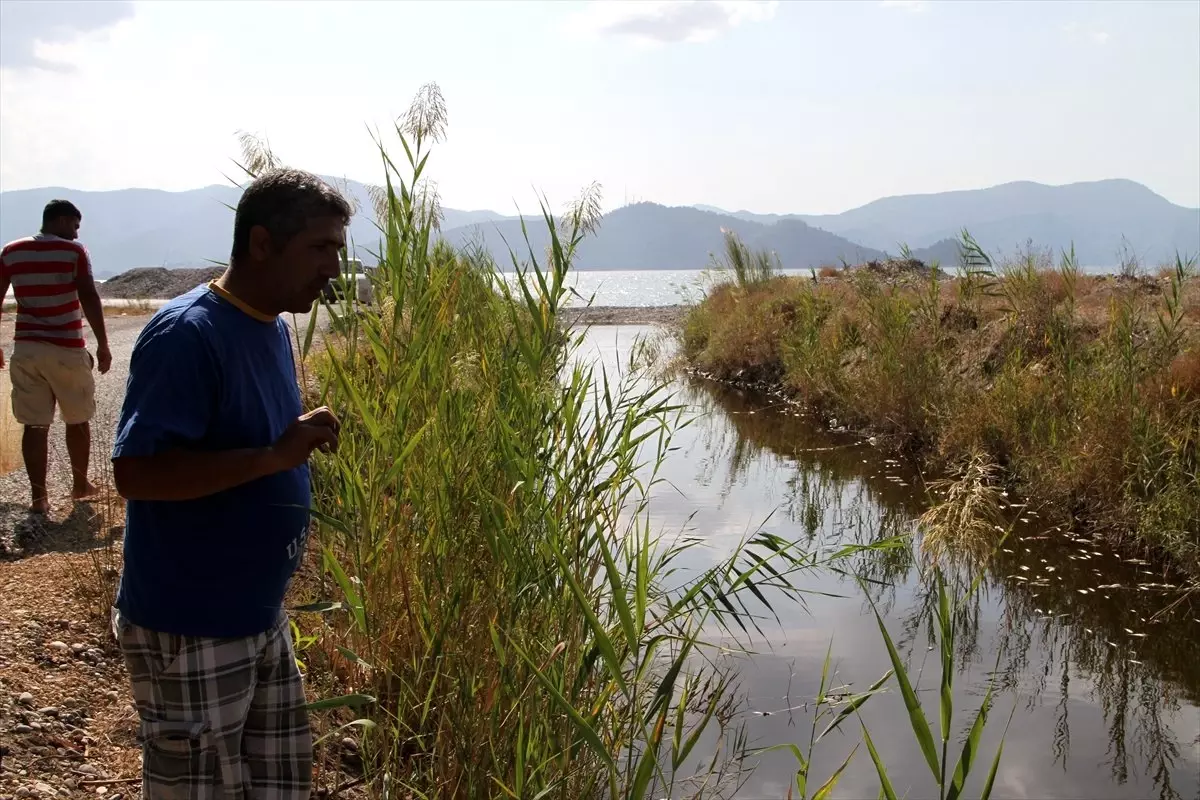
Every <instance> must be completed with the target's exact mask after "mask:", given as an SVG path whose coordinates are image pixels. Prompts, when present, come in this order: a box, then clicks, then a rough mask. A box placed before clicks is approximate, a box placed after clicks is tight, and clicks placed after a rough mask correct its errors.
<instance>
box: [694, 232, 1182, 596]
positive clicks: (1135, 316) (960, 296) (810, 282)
mask: <svg viewBox="0 0 1200 800" xmlns="http://www.w3.org/2000/svg"><path fill="white" fill-rule="evenodd" d="M963 249H964V262H965V263H967V264H968V266H967V267H966V268H964V269H963V270H962V271H961V272H960V274H959V275H958V276H957V277H955V278H945V277H943V276H941V275H940V274H939V272H938V271H937V270H920V269H912V270H906V271H899V272H893V273H889V272H887V271H886V270H883V269H873V268H866V267H860V268H855V269H852V270H847V271H842V272H840V273H837V274H835V275H825V276H814V277H813V278H796V277H777V278H774V279H771V280H770V281H767V282H760V283H755V284H746V283H745V282H739V281H732V280H731V281H730V282H728V283H724V284H721V285H718V286H716V287H715V288H714V289H713V290H712V291H711V292H710V294H709V295H708V297H706V298H705V300H704V301H702V302H701V303H700V304H698V305H697V306H696V307H695V308H693V309H692V310H691V312H690V313H689V314H688V316H687V317H686V318H685V319H684V322H683V326H682V330H681V342H682V348H683V351H684V355H685V357H686V358H687V360H688V362H689V364H690V365H691V366H692V367H694V368H695V369H697V370H699V371H701V372H704V373H709V374H712V375H714V376H715V377H718V378H721V379H726V380H736V381H742V382H747V383H764V384H767V385H771V386H782V387H784V388H786V389H787V390H789V391H790V392H791V393H793V394H794V395H795V396H796V397H798V398H801V399H803V400H804V401H806V402H808V403H810V404H812V405H814V406H816V407H818V408H820V409H824V410H825V411H827V412H828V414H829V415H831V416H836V417H837V418H838V419H839V420H840V421H845V422H847V423H848V424H851V425H854V426H856V427H860V428H868V429H870V430H872V431H874V432H877V433H880V434H886V435H890V436H892V437H893V438H894V440H895V441H897V442H898V443H899V444H900V445H901V446H902V447H904V448H907V449H909V450H911V451H913V452H915V453H918V454H920V455H922V456H924V457H925V458H926V459H928V460H929V461H930V462H931V463H932V464H933V465H935V466H944V465H947V464H951V463H955V462H964V461H966V460H968V459H969V458H970V457H971V456H972V455H973V454H976V453H980V452H982V453H985V454H987V455H988V456H989V457H990V458H991V459H993V460H995V461H996V462H997V463H998V464H1000V465H1001V466H1002V467H1003V468H1004V469H1005V471H1006V477H1007V480H1008V481H1010V482H1012V483H1014V484H1017V485H1018V486H1019V488H1021V490H1022V491H1023V492H1026V493H1028V494H1029V495H1030V496H1031V497H1034V498H1037V499H1039V500H1042V501H1046V502H1047V503H1049V504H1050V505H1051V506H1053V507H1055V508H1057V509H1059V510H1060V511H1061V513H1062V514H1063V515H1064V516H1070V517H1073V518H1074V519H1075V520H1077V521H1080V522H1082V523H1084V524H1088V525H1092V526H1097V527H1100V528H1103V529H1105V530H1106V531H1107V532H1109V533H1110V534H1111V535H1113V536H1114V537H1116V538H1118V539H1124V540H1126V541H1127V542H1134V543H1141V544H1144V545H1147V546H1150V547H1152V548H1155V549H1157V550H1159V551H1161V552H1163V553H1166V554H1168V555H1170V556H1171V557H1172V558H1173V559H1174V560H1175V561H1176V562H1178V563H1179V564H1180V565H1182V566H1184V567H1186V568H1187V569H1189V570H1190V571H1192V572H1193V573H1196V572H1200V453H1198V450H1197V448H1198V443H1197V440H1198V438H1200V280H1198V279H1197V278H1196V277H1195V271H1194V267H1195V262H1194V261H1186V262H1185V261H1184V260H1183V259H1182V258H1181V259H1178V260H1177V263H1176V264H1174V265H1173V266H1172V267H1171V268H1170V270H1164V273H1165V277H1160V278H1158V279H1154V278H1148V277H1136V276H1135V277H1124V278H1120V277H1118V278H1114V277H1109V276H1086V275H1083V274H1081V273H1080V271H1079V269H1078V267H1077V266H1076V264H1075V260H1074V257H1073V254H1070V253H1066V254H1063V256H1062V259H1061V261H1060V263H1059V264H1057V265H1055V264H1054V263H1053V262H1052V261H1051V260H1050V259H1049V257H1048V256H1046V255H1045V254H1039V253H1035V252H1031V253H1026V254H1023V255H1022V256H1021V257H1020V258H1018V259H1017V260H1015V261H1013V262H1010V263H1007V264H1004V265H1002V266H1001V267H999V268H996V267H995V266H994V265H993V264H992V263H991V261H990V260H989V259H988V258H987V257H986V255H984V254H983V253H982V251H980V250H979V249H978V247H977V246H976V245H975V244H974V242H973V241H972V240H971V239H970V237H969V236H967V235H965V234H964V241H963Z"/></svg>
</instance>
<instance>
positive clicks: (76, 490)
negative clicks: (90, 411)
mask: <svg viewBox="0 0 1200 800" xmlns="http://www.w3.org/2000/svg"><path fill="white" fill-rule="evenodd" d="M91 451H92V429H91V426H89V425H88V424H87V423H86V422H81V423H79V424H78V425H68V426H67V456H68V457H70V459H71V478H72V479H73V481H72V484H71V497H73V498H75V499H76V500H85V499H87V498H89V497H91V496H92V495H94V494H95V493H96V492H97V491H98V490H97V489H96V487H95V486H94V485H93V484H92V482H91V481H89V480H88V458H89V457H90V456H91Z"/></svg>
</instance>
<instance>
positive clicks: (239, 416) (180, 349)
mask: <svg viewBox="0 0 1200 800" xmlns="http://www.w3.org/2000/svg"><path fill="white" fill-rule="evenodd" d="M301 413H302V412H301V403H300V392H299V389H298V388H297V386H296V367H295V361H294V359H293V355H292V347H291V339H290V334H289V331H288V328H287V325H286V323H284V322H283V320H281V319H276V320H274V321H272V322H263V321H261V320H259V319H256V318H255V317H252V316H250V315H249V314H247V313H246V312H244V311H242V310H240V309H239V308H237V307H236V306H234V305H233V304H232V303H230V302H229V301H228V300H225V299H224V298H222V297H221V296H219V295H218V294H216V293H215V292H213V291H212V290H211V289H209V288H208V287H206V286H200V287H197V288H196V289H194V290H192V291H190V292H188V293H187V294H184V295H181V296H180V297H177V298H175V299H174V300H172V301H170V302H169V303H167V305H165V306H163V307H162V308H161V309H160V310H159V311H158V312H157V313H156V314H155V315H154V316H153V318H151V320H150V322H149V324H147V325H146V327H145V329H144V330H143V331H142V332H141V334H140V335H139V336H138V340H137V343H136V344H135V345H134V348H133V356H132V359H131V361H130V365H129V381H128V385H127V387H126V393H125V403H124V405H123V407H122V409H121V419H120V422H119V423H118V425H117V440H116V444H115V445H114V447H113V458H114V459H116V458H121V457H123V456H131V457H137V456H149V455H154V454H157V453H162V452H164V451H166V450H171V449H174V448H183V449H190V450H201V451H219V450H236V449H241V448H257V447H266V446H268V445H271V444H272V443H274V442H275V441H276V440H277V439H278V438H279V436H280V435H281V434H282V433H283V432H284V430H286V429H287V427H288V426H289V425H290V424H291V423H292V422H293V421H294V420H295V419H296V418H297V417H298V416H300V414H301ZM310 501H311V487H310V484H309V473H308V467H307V465H305V466H301V467H298V468H296V469H293V470H291V471H288V472H281V473H277V474H275V475H269V476H267V477H265V478H260V479H258V480H255V481H252V482H250V483H246V484H243V485H242V486H237V487H234V488H232V489H229V490H226V491H224V492H220V493H218V494H214V495H210V496H208V497H203V498H199V499H196V500H188V501H182V502H158V501H154V502H150V501H141V500H131V501H129V502H128V504H127V510H126V522H125V548H124V549H125V566H124V569H123V571H122V574H121V583H120V588H119V589H118V593H117V608H119V609H120V611H121V614H122V615H123V616H125V617H126V618H127V619H129V621H130V622H132V623H134V624H136V625H140V626H142V627H144V628H149V629H151V630H155V631H160V632H163V633H174V634H178V635H183V636H213V637H232V636H251V635H254V634H258V633H262V632H263V631H265V630H267V629H269V628H270V627H271V626H272V625H273V624H275V622H276V620H277V619H278V615H279V612H280V608H281V606H282V603H283V595H284V592H285V591H286V589H287V585H288V581H289V580H290V579H291V576H292V573H293V572H295V569H296V567H297V565H298V564H299V562H300V557H301V554H302V551H303V549H304V541H305V538H306V536H307V532H308V523H309V514H308V508H309V503H310Z"/></svg>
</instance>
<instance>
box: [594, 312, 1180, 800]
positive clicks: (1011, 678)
mask: <svg viewBox="0 0 1200 800" xmlns="http://www.w3.org/2000/svg"><path fill="white" fill-rule="evenodd" d="M653 334H654V330H653V329H650V328H643V327H638V326H622V327H596V328H593V329H591V331H590V332H589V333H588V336H587V339H586V341H585V344H584V348H583V349H582V351H581V355H582V356H584V357H587V356H588V354H591V355H592V357H598V358H599V359H600V361H602V362H603V363H604V364H605V366H606V367H607V368H608V369H609V370H610V371H612V370H616V369H619V368H620V366H621V365H623V364H624V363H625V362H626V360H627V358H628V354H629V352H630V349H631V347H632V346H633V345H634V342H635V341H636V339H637V337H639V336H646V335H653ZM674 389H675V391H676V393H677V394H676V398H677V400H679V401H681V402H683V403H684V404H686V405H687V406H688V413H689V415H690V416H691V417H692V419H693V421H692V422H691V424H690V425H688V426H687V427H685V428H683V429H682V430H681V431H679V432H678V433H677V434H676V436H675V439H674V449H673V450H672V452H671V453H670V454H669V455H668V457H667V460H666V462H665V463H664V464H663V465H662V469H661V473H660V474H661V477H663V478H664V479H665V480H664V482H663V483H661V484H659V486H658V487H657V489H656V490H655V492H654V495H653V499H652V501H651V506H650V514H651V519H652V522H653V524H654V525H655V527H656V528H658V529H660V530H661V531H663V532H664V533H665V534H667V535H675V534H678V533H681V532H682V533H684V534H686V535H690V536H693V537H696V538H700V539H702V540H703V542H704V546H703V547H702V548H699V549H696V550H693V551H691V558H692V559H693V562H694V563H693V564H692V566H693V567H694V568H702V567H704V566H706V563H705V562H706V561H707V563H713V562H716V561H717V560H719V559H720V557H721V556H723V555H726V554H727V553H729V552H730V550H731V548H733V547H734V546H736V544H737V542H738V541H740V540H741V539H743V538H744V537H745V536H746V535H747V534H749V533H752V532H754V531H756V530H763V531H766V532H770V533H773V534H775V535H778V536H781V537H784V538H786V539H788V540H790V541H800V542H805V543H807V544H808V546H811V547H812V548H813V549H819V548H822V547H828V546H830V545H841V544H869V543H871V542H875V541H879V540H881V539H884V538H887V537H890V536H894V535H897V534H902V533H904V532H906V531H908V530H910V529H911V523H912V520H913V519H914V518H915V517H916V516H917V515H919V514H920V513H921V511H922V510H923V509H924V508H925V499H924V498H925V492H924V490H923V489H922V488H921V480H920V476H919V475H918V474H916V472H915V471H914V470H913V469H911V467H908V466H906V465H904V464H902V463H898V462H896V461H894V460H891V459H889V458H888V456H886V455H884V454H881V453H880V452H879V451H878V450H877V449H876V448H875V447H873V446H872V445H871V443H870V442H868V441H864V440H862V439H861V437H858V436H855V435H852V434H846V433H837V432H831V431H829V430H828V425H826V424H824V423H822V422H818V421H816V420H813V419H810V418H808V417H806V416H804V415H800V414H798V413H797V412H795V411H794V410H791V409H788V408H787V407H786V406H783V405H781V404H780V403H779V402H778V400H774V399H772V398H770V397H765V396H759V395H754V394H750V393H745V392H741V391H738V390H735V389H730V388H728V387H725V386H721V385H717V384H713V383H709V382H700V381H694V380H687V379H680V380H679V381H678V382H677V383H676V384H675V386H674ZM1010 502H1014V503H1018V507H1017V508H1015V509H1010V511H1012V512H1013V513H1014V515H1015V516H1016V518H1017V519H1018V523H1017V525H1018V527H1017V528H1016V529H1015V531H1014V533H1015V537H1016V538H1012V539H1010V540H1009V542H1007V543H1006V545H1007V548H1008V550H1010V551H1011V552H1006V553H1002V554H1001V555H1000V558H999V559H997V560H995V561H994V562H993V563H992V564H990V565H989V566H988V567H987V568H986V574H985V576H984V578H983V580H982V583H981V585H980V588H979V591H978V593H977V594H976V596H975V600H974V602H972V603H970V604H968V605H967V607H966V608H965V609H964V611H963V613H962V614H961V615H960V617H959V619H960V623H961V625H962V629H961V630H960V633H959V641H958V648H957V649H958V654H957V659H956V664H957V670H958V672H957V675H956V684H955V692H954V695H955V696H954V701H955V718H954V723H953V730H954V731H955V734H954V737H953V739H952V742H951V747H952V752H953V753H954V754H957V752H958V750H959V749H960V747H961V741H962V737H963V736H964V735H965V733H966V730H967V728H969V726H970V724H971V721H972V720H973V717H974V712H975V710H976V709H977V708H978V706H979V704H980V702H981V700H982V698H983V695H984V693H985V692H986V691H987V687H988V684H989V681H990V680H992V679H993V678H994V680H995V683H996V685H997V687H998V690H999V694H998V696H997V699H996V701H995V706H994V709H993V711H992V714H991V717H990V722H989V724H988V727H987V729H986V731H985V734H984V736H983V739H982V744H981V748H980V755H979V757H978V760H977V762H976V767H975V771H974V773H973V777H972V779H971V780H970V781H969V782H968V791H967V796H977V795H978V793H979V789H980V787H981V786H982V783H983V779H984V778H985V776H986V773H987V769H988V766H989V764H990V760H991V757H992V755H993V754H994V752H995V747H996V746H997V744H998V743H999V739H1000V734H1001V732H1002V731H1003V728H1004V724H1005V722H1006V720H1007V718H1008V716H1009V713H1010V712H1013V717H1012V723H1011V728H1010V729H1009V732H1008V735H1007V738H1006V740H1005V744H1004V756H1003V761H1002V764H1001V768H1000V771H999V773H998V775H997V778H996V783H995V787H994V790H993V794H992V796H993V797H997V798H1001V797H1002V798H1039V799H1041V798H1079V799H1080V800H1085V799H1087V800H1102V799H1105V798H1112V799H1113V800H1118V799H1119V800H1135V799H1136V800H1141V799H1142V798H1160V799H1162V800H1166V799H1167V798H1174V799H1175V800H1200V602H1196V601H1195V600H1190V599H1187V598H1184V597H1182V595H1181V593H1180V592H1179V591H1178V590H1177V589H1176V588H1175V587H1176V586H1177V584H1178V583H1179V580H1178V577H1177V576H1172V575H1170V574H1168V573H1164V572H1163V571H1162V570H1161V569H1156V568H1155V567H1153V566H1152V565H1150V564H1146V563H1138V562H1137V560H1136V559H1134V560H1130V559H1128V558H1123V557H1121V556H1119V555H1117V554H1116V553H1114V552H1113V551H1111V550H1109V549H1108V548H1106V547H1105V546H1103V545H1101V544H1097V543H1094V542H1091V541H1089V540H1088V539H1087V538H1086V537H1084V536H1080V535H1078V534H1075V533H1071V532H1069V531H1064V530H1055V529H1054V526H1052V525H1050V524H1049V523H1042V522H1041V515H1039V514H1038V512H1037V510H1036V509H1033V508H1029V507H1020V506H1019V501H1017V499H1016V498H1013V499H1012V500H1011V501H1010ZM1021 519H1023V520H1025V521H1024V522H1020V521H1019V520H1021ZM919 565H920V560H919V557H918V556H916V555H915V554H914V553H913V551H912V550H911V548H908V549H892V550H888V551H884V552H881V553H867V554H862V555H859V556H856V557H855V559H854V560H853V562H852V563H851V564H848V565H847V566H848V567H850V568H851V569H852V570H853V571H854V572H856V573H857V574H859V575H861V576H864V577H866V578H868V579H869V581H870V583H869V584H868V585H869V586H871V587H872V588H871V589H870V592H871V598H870V599H872V600H873V601H874V602H875V603H876V604H877V606H878V607H879V608H880V610H881V611H882V612H883V614H884V619H885V622H886V624H887V626H888V629H889V631H890V633H891V635H892V637H893V638H894V639H895V640H896V642H897V646H898V647H899V648H900V649H901V653H902V655H903V656H904V657H906V658H907V660H908V663H909V664H910V665H911V668H912V670H913V671H914V673H913V674H914V676H915V671H916V670H920V671H921V679H920V683H919V685H918V693H919V696H920V697H921V698H922V702H923V704H924V705H925V708H926V716H927V718H928V719H929V720H930V724H931V726H932V727H933V729H934V731H935V736H936V735H937V733H936V731H937V729H938V720H937V708H938V692H937V686H938V680H939V675H938V673H939V669H940V667H939V664H938V654H937V651H936V650H931V645H932V644H933V641H934V640H933V639H932V638H931V633H930V621H931V618H930V616H929V615H930V612H931V610H932V608H933V606H934V605H935V604H936V600H935V598H934V595H933V592H932V587H931V586H930V585H929V584H928V582H925V581H922V579H921V578H920V576H919V572H920V570H919ZM803 581H804V588H806V589H808V590H810V591H811V592H813V594H811V595H809V596H808V599H807V602H806V604H805V607H799V606H798V605H796V604H791V605H787V606H780V607H777V608H776V609H775V610H776V611H777V612H778V615H779V618H780V621H779V622H778V623H776V622H775V621H774V620H771V621H770V622H769V623H766V624H764V625H763V626H762V629H763V632H764V633H765V637H762V636H757V635H756V636H755V637H754V640H753V650H754V654H753V655H751V656H749V657H746V658H744V659H740V660H739V674H740V686H741V689H742V691H743V692H744V694H745V702H744V704H743V708H742V709H741V714H742V715H743V718H744V721H745V722H746V725H747V730H748V733H749V736H750V743H751V745H752V746H756V747H768V746H771V745H776V744H781V743H786V742H797V743H802V746H806V745H807V740H808V731H809V727H810V721H811V716H810V714H811V708H810V707H811V702H806V701H811V699H812V697H813V696H814V695H815V694H816V691H817V685H818V682H819V680H820V676H821V668H822V664H823V662H824V660H825V654H826V650H827V648H829V647H830V646H832V661H833V664H834V668H835V670H836V675H835V676H834V678H833V680H832V681H831V682H832V683H833V684H835V685H848V686H849V687H851V689H850V690H851V691H864V690H865V689H866V688H867V687H869V686H870V684H871V683H873V682H874V681H875V680H877V679H878V678H879V677H881V676H882V675H883V674H884V673H885V672H886V671H887V669H888V668H889V666H890V664H889V661H888V657H887V653H886V650H885V647H884V645H883V643H882V640H881V638H880V635H879V631H878V628H877V626H876V623H875V619H874V617H873V616H872V614H871V606H870V604H869V603H868V602H867V599H868V598H867V597H866V595H865V594H864V593H863V591H862V590H860V588H859V586H860V584H859V583H858V582H857V581H855V580H854V579H853V578H850V577H847V576H845V575H838V574H833V573H814V574H812V575H806V576H805V577H804V578H803ZM1181 598H1182V599H1181ZM915 682H916V681H915V677H914V683H915ZM890 686H891V690H890V691H889V692H887V693H884V694H881V695H878V696H875V697H873V698H871V699H870V700H869V701H868V702H867V704H866V705H865V706H864V707H863V709H862V718H863V720H864V721H865V723H866V725H867V727H868V729H869V730H870V731H871V736H872V739H873V740H874V743H875V745H876V747H877V749H878V751H879V754H880V756H881V757H882V759H883V761H884V762H885V763H886V764H887V768H888V771H889V774H890V777H891V781H892V784H893V785H894V787H895V789H896V791H897V793H898V794H899V795H900V796H905V795H907V796H908V797H910V798H923V797H930V796H936V795H935V785H934V784H933V782H932V780H931V778H930V775H929V770H928V767H927V766H926V764H925V761H924V759H923V757H922V755H921V752H920V750H919V747H918V745H917V744H916V741H915V739H914V738H913V735H912V733H911V729H910V726H909V720H908V716H907V713H906V711H905V708H904V704H903V702H902V699H901V698H900V696H899V693H898V692H897V691H896V690H895V684H894V682H893V683H892V684H890ZM1014 709H1015V711H1014ZM858 730H859V728H858V726H857V725H852V726H847V727H846V732H845V734H844V735H840V736H839V735H835V736H834V737H831V738H830V739H826V740H825V741H823V742H822V743H821V744H820V745H818V747H817V750H816V753H815V758H814V766H813V775H812V776H811V777H810V790H809V791H810V794H811V793H812V791H813V789H814V788H815V787H816V786H820V784H821V783H822V782H824V780H825V779H826V778H827V777H828V776H829V774H830V773H832V771H833V770H835V769H836V768H837V766H838V765H839V764H841V762H842V760H843V759H844V758H845V757H846V755H847V754H848V753H849V752H850V750H851V748H853V747H854V745H855V744H856V743H857V742H858V740H859V735H858V733H857V731H858ZM955 760H957V759H956V757H955ZM756 763H757V767H756V768H755V769H754V770H753V772H752V773H751V774H750V775H749V776H748V778H747V779H746V780H745V782H744V783H743V784H742V786H741V787H740V789H738V791H737V794H736V795H735V796H736V797H740V798H783V797H787V796H788V788H789V786H791V785H792V784H793V780H794V776H795V771H796V762H795V760H794V758H793V757H792V756H791V755H790V754H787V753H782V752H773V753H767V754H765V755H763V756H761V757H760V758H758V759H756ZM952 763H953V762H952ZM813 781H815V783H814V782H813ZM878 793H879V782H878V778H877V777H876V775H875V770H874V767H873V766H872V764H871V761H870V758H869V757H868V755H867V753H866V752H865V748H862V747H860V748H859V752H858V753H857V755H856V756H855V758H854V760H853V761H852V762H851V764H850V767H849V768H848V769H847V771H846V773H845V774H844V776H843V778H842V779H841V781H840V783H839V784H838V786H837V789H836V791H835V792H834V794H833V796H834V797H840V798H874V797H876V796H878Z"/></svg>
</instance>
